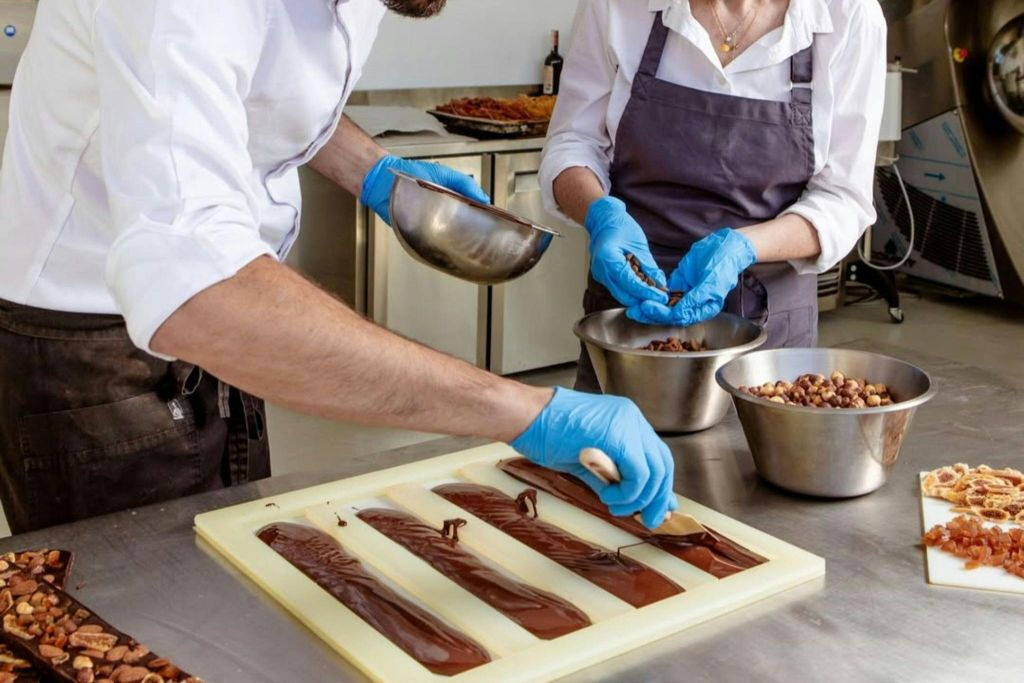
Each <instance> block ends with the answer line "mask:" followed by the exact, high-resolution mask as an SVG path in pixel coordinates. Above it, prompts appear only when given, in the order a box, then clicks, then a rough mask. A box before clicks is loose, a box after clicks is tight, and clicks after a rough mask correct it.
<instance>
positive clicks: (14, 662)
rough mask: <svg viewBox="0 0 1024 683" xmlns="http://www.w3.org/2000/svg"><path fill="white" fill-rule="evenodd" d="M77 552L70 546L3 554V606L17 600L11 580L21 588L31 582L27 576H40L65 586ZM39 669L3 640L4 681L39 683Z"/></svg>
mask: <svg viewBox="0 0 1024 683" xmlns="http://www.w3.org/2000/svg"><path fill="white" fill-rule="evenodd" d="M73 560H74V554H72V553H71V551H69V550H51V549H49V548H40V549H37V550H22V551H19V552H15V553H4V554H3V555H0V610H5V609H7V608H8V607H10V606H11V605H12V604H14V596H13V595H12V592H11V586H10V584H11V583H13V584H14V585H15V586H16V589H17V590H19V591H20V590H23V589H25V588H28V587H29V586H30V585H31V584H28V583H26V582H25V581H24V580H23V579H27V578H31V577H36V579H34V580H38V579H42V580H43V581H46V582H47V583H52V584H53V585H55V586H57V587H58V588H64V585H65V584H66V583H67V579H68V576H69V575H70V573H71V563H72V561H73ZM39 680H40V676H39V673H38V672H37V671H36V670H35V669H34V668H33V667H32V664H31V663H29V661H28V660H26V659H24V658H22V657H19V656H17V655H16V654H14V653H13V652H12V651H11V649H10V648H8V647H7V646H6V645H3V644H0V683H39Z"/></svg>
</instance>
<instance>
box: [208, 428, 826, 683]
mask: <svg viewBox="0 0 1024 683" xmlns="http://www.w3.org/2000/svg"><path fill="white" fill-rule="evenodd" d="M678 500H679V509H680V510H681V511H683V512H686V513H688V514H690V515H693V516H694V517H695V518H696V519H698V520H699V521H700V522H701V523H702V524H704V525H705V526H706V527H707V528H708V530H709V533H707V534H695V535H691V536H660V535H652V534H651V533H650V532H649V531H647V530H646V529H644V528H643V527H642V526H641V525H639V524H638V523H637V522H635V521H634V520H633V519H629V518H612V517H610V516H608V515H607V509H606V508H604V506H603V505H601V504H600V501H599V500H598V499H597V498H596V496H594V495H593V494H592V493H591V492H590V490H589V489H588V488H586V486H584V485H583V484H582V483H581V482H579V480H576V479H575V478H572V477H569V476H568V475H559V474H557V473H553V472H552V471H550V470H544V469H542V468H539V467H537V466H536V465H533V464H532V463H530V462H528V461H526V460H525V459H523V458H519V457H518V456H517V455H516V454H515V452H514V451H512V450H511V449H510V448H509V447H507V446H505V445H502V444H493V445H489V446H483V447H480V448H475V449H471V450H467V451H462V452H458V453H453V454H449V455H444V456H440V457H437V458H432V459H430V460H425V461H421V462H416V463H412V464H409V465H404V466H401V467H395V468H392V469H388V470H382V471H379V472H374V473H370V474H366V475H363V476H359V477H355V478H351V479H346V480H342V481H336V482H333V483H328V484H324V485H321V486H316V487H313V488H309V489H304V490H301V491H295V492H292V493H289V494H285V495H280V496H274V497H271V498H267V499H263V500H258V501H253V502H250V503H245V504H242V505H237V506H234V507H230V508H225V509H222V510H217V511H213V512H208V513H204V514H201V515H199V516H197V517H196V519H195V526H196V530H197V532H198V534H199V535H200V536H201V537H202V538H203V539H205V540H206V541H207V542H209V543H210V544H211V545H212V546H213V547H214V548H215V549H216V550H217V551H218V552H220V553H221V554H223V555H224V556H225V557H226V558H227V559H228V560H229V561H230V562H232V563H233V564H234V565H235V566H236V567H238V568H239V569H240V570H241V571H242V572H243V573H244V574H246V575H247V576H248V577H249V578H251V579H252V580H253V581H255V582H256V583H257V584H258V585H259V586H260V587H261V588H262V589H263V590H265V591H266V592H267V593H268V594H269V595H270V596H271V597H273V598H274V599H275V600H277V601H278V602H280V603H281V604H282V605H284V606H285V607H286V608H287V609H288V610H290V611H291V612H292V613H293V614H294V615H295V616H296V617H297V618H298V619H300V620H301V621H302V622H303V623H304V624H306V626H308V627H309V628H310V629H311V631H312V632H313V633H315V634H316V635H317V636H319V637H320V638H322V639H323V640H324V641H325V642H326V643H328V644H329V645H330V646H331V647H333V648H334V649H335V650H337V651H338V652H339V653H341V655H342V656H344V657H345V658H346V659H348V660H349V661H351V662H352V663H353V664H355V665H356V666H357V667H359V668H360V669H361V670H362V671H363V672H364V673H365V674H366V675H368V676H369V677H370V678H372V679H374V680H381V681H398V680H400V681H418V680H445V679H447V678H452V679H455V680H458V681H460V682H461V681H495V680H501V681H515V680H547V679H550V678H553V677H557V676H561V675H566V674H568V673H571V672H573V671H576V670H579V669H582V668H584V667H587V666H591V665H593V664H595V663H597V662H599V661H601V660H603V659H606V658H609V657H612V656H615V655H618V654H621V653H623V652H626V651H627V650H630V649H633V648H636V647H639V646H641V645H644V644H646V643H650V642H653V641H655V640H658V639H660V638H663V637H665V636H667V635H669V634H671V633H675V632H677V631H681V630H683V629H686V628H688V627H691V626H693V625H695V624H698V623H701V622H703V621H706V620H708V619H711V618H713V617H716V616H718V615H720V614H723V613H725V612H729V611H731V610H735V609H738V608H741V607H743V606H745V605H749V604H751V603H753V602H755V601H757V600H761V599H763V598H765V597H767V596H770V595H773V594H775V593H778V592H780V591H784V590H786V589H788V588H791V587H793V586H796V585H798V584H801V583H803V582H806V581H809V580H811V579H814V578H816V577H819V576H821V575H822V574H824V571H825V562H824V560H823V559H822V558H820V557H817V556H815V555H812V554H810V553H808V552H806V551H804V550H801V549H799V548H797V547H795V546H792V545H790V544H788V543H786V542H784V541H781V540H779V539H777V538H773V537H772V536H769V535H768V534H765V533H763V532H760V531H757V530H756V529H753V528H751V527H749V526H747V525H745V524H743V523H741V522H738V521H736V520H734V519H730V518H729V517H726V516H724V515H722V514H720V513H718V512H715V511H714V510H711V509H709V508H706V507H704V506H702V505H699V504H697V503H695V502H693V501H691V500H687V499H685V498H681V497H680V498H679V499H678Z"/></svg>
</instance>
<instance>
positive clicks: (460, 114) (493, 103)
mask: <svg viewBox="0 0 1024 683" xmlns="http://www.w3.org/2000/svg"><path fill="white" fill-rule="evenodd" d="M554 106H555V98H554V97H553V96H550V95H549V96H539V97H531V96H528V95H520V96H519V97H515V98H494V97H463V98H459V99H454V100H451V101H449V102H447V103H445V104H442V105H439V106H438V107H437V108H435V109H431V110H428V112H427V113H428V114H430V115H431V116H433V117H435V118H436V119H437V120H438V121H440V122H441V123H442V124H444V126H445V128H447V129H448V130H449V131H450V132H452V133H459V134H467V135H471V136H474V137H483V138H494V137H543V136H544V135H546V134H547V131H548V124H549V123H550V121H551V112H552V111H553V110H554Z"/></svg>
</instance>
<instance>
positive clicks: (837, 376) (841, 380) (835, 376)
mask: <svg viewBox="0 0 1024 683" xmlns="http://www.w3.org/2000/svg"><path fill="white" fill-rule="evenodd" d="M831 379H832V381H833V382H835V383H836V384H845V383H846V375H844V374H843V373H841V372H839V371H838V370H836V371H835V372H833V373H832V377H831Z"/></svg>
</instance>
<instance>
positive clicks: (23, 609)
mask: <svg viewBox="0 0 1024 683" xmlns="http://www.w3.org/2000/svg"><path fill="white" fill-rule="evenodd" d="M14 609H15V611H16V612H17V613H18V614H32V613H33V612H35V608H34V607H32V605H30V604H28V603H27V602H19V603H18V606H17V607H15V608H14Z"/></svg>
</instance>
